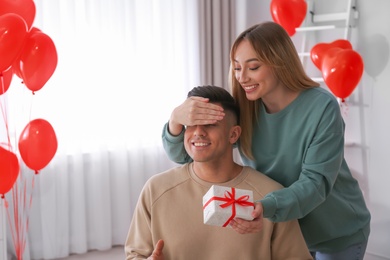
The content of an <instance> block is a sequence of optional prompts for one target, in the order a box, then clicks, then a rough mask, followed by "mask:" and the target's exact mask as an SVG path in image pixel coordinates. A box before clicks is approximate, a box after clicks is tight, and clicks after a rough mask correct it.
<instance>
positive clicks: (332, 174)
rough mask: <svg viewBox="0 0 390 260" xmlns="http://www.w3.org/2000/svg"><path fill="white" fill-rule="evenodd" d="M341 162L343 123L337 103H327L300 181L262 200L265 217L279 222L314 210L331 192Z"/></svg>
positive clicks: (308, 152) (305, 157)
mask: <svg viewBox="0 0 390 260" xmlns="http://www.w3.org/2000/svg"><path fill="white" fill-rule="evenodd" d="M343 160H344V121H343V119H342V117H341V113H340V111H339V106H338V104H337V103H332V102H330V103H329V104H328V105H327V107H326V108H325V109H324V110H323V112H322V114H321V117H320V119H319V121H318V124H317V126H316V129H315V132H314V134H313V137H312V138H311V140H310V142H309V144H308V146H307V149H306V151H305V153H304V157H303V158H302V163H301V164H302V167H301V172H300V174H299V178H298V179H297V180H296V181H295V182H294V183H292V184H291V185H290V186H288V187H286V188H284V189H282V190H278V191H275V192H272V193H269V194H268V195H266V196H265V197H264V199H263V200H262V201H261V202H262V204H263V209H264V217H266V218H269V219H271V220H272V221H274V222H281V221H287V220H291V219H300V218H302V217H304V216H306V215H307V214H308V213H310V212H311V211H313V210H314V209H315V208H316V207H318V206H319V205H320V204H322V203H323V202H324V201H325V200H326V198H327V197H328V195H329V194H330V193H331V191H332V189H333V186H334V184H335V181H336V179H337V176H338V174H339V172H340V167H341V164H342V162H343ZM284 174H287V173H284Z"/></svg>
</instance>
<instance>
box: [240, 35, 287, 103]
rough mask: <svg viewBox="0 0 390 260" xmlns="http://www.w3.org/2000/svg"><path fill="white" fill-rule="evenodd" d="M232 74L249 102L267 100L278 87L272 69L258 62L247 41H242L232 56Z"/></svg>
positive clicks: (278, 84) (278, 83)
mask: <svg viewBox="0 0 390 260" xmlns="http://www.w3.org/2000/svg"><path fill="white" fill-rule="evenodd" d="M234 73H235V77H236V79H237V81H238V82H239V83H240V85H241V87H242V88H243V90H244V91H245V93H246V97H247V99H249V100H252V101H254V100H257V99H259V98H262V99H263V100H264V99H267V97H268V96H272V93H274V92H275V91H276V90H277V89H279V87H280V82H279V80H278V79H277V78H276V77H275V76H274V74H273V72H272V69H271V68H270V67H269V66H267V65H265V64H263V63H262V62H260V60H259V59H258V58H257V55H256V52H255V50H254V49H253V47H252V45H251V44H250V43H249V41H248V40H245V39H244V40H242V41H241V43H240V44H239V45H238V46H237V49H236V52H235V54H234Z"/></svg>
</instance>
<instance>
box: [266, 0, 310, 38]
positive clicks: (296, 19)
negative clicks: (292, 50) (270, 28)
mask: <svg viewBox="0 0 390 260" xmlns="http://www.w3.org/2000/svg"><path fill="white" fill-rule="evenodd" d="M270 7H271V16H272V19H273V20H274V22H276V23H278V24H280V25H281V26H282V27H283V28H284V29H285V30H286V31H287V33H288V35H290V36H293V35H294V34H295V32H296V31H295V28H298V27H300V26H301V24H302V22H303V21H304V20H305V17H306V12H307V3H306V1H305V0H272V1H271V6H270Z"/></svg>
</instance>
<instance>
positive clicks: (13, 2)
mask: <svg viewBox="0 0 390 260" xmlns="http://www.w3.org/2000/svg"><path fill="white" fill-rule="evenodd" d="M7 13H14V14H17V15H19V16H21V17H22V18H23V19H24V21H25V22H26V24H27V27H28V28H31V26H32V24H33V22H34V19H35V13H36V7H35V3H34V1H33V0H1V4H0V15H3V14H7Z"/></svg>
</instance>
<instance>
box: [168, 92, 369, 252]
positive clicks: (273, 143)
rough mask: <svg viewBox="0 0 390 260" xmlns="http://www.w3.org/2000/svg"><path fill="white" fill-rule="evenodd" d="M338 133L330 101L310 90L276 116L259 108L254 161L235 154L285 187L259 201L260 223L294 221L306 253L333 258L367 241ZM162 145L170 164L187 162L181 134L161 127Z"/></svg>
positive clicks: (336, 109) (365, 218)
mask: <svg viewBox="0 0 390 260" xmlns="http://www.w3.org/2000/svg"><path fill="white" fill-rule="evenodd" d="M344 127H345V126H344V121H343V118H342V116H341V113H340V106H339V104H338V102H337V100H336V99H335V98H334V96H333V95H332V94H331V93H330V92H328V91H327V90H325V89H323V88H320V87H319V88H313V89H309V90H305V91H303V92H302V93H301V94H300V95H299V96H298V97H297V98H296V99H295V100H294V101H293V102H292V103H291V104H289V105H288V106H287V107H286V108H285V109H283V110H282V111H280V112H278V113H274V114H268V113H267V112H266V111H265V108H264V106H261V108H260V113H259V123H258V124H257V126H256V127H255V129H254V133H253V140H252V150H253V155H254V158H255V160H254V161H251V160H249V159H248V158H246V157H245V156H244V155H243V154H242V153H241V151H240V154H241V158H242V161H243V162H244V164H245V165H248V166H252V167H253V168H255V169H256V170H258V171H260V172H263V173H264V174H266V175H268V176H269V177H271V178H272V179H274V180H276V181H277V182H279V183H281V184H282V185H283V186H284V187H285V188H284V189H282V190H278V191H275V192H272V193H269V194H268V195H267V196H265V198H264V199H263V200H261V203H262V205H263V209H264V217H266V218H269V219H270V220H272V221H274V222H280V221H287V220H290V219H298V220H299V223H300V226H301V230H302V233H303V235H304V237H305V240H306V243H307V245H308V247H309V249H310V250H311V251H320V252H324V253H332V252H337V251H340V250H342V249H345V248H347V247H349V246H351V245H353V244H356V243H359V242H363V241H367V240H368V236H369V233H370V212H369V211H368V209H367V207H366V203H365V201H364V197H363V194H362V192H361V190H360V187H359V184H358V182H357V181H356V180H355V179H354V178H353V176H352V175H351V172H350V170H349V168H348V165H347V162H346V161H345V159H344ZM162 140H163V145H164V149H165V151H166V152H167V154H168V156H169V158H170V159H171V160H173V161H175V162H177V163H184V162H188V161H190V160H191V158H190V157H189V156H188V154H187V153H186V151H185V149H184V145H183V140H184V132H182V133H181V134H180V135H179V136H172V135H170V134H169V132H168V130H167V124H166V125H165V126H164V129H163V133H162Z"/></svg>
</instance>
